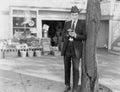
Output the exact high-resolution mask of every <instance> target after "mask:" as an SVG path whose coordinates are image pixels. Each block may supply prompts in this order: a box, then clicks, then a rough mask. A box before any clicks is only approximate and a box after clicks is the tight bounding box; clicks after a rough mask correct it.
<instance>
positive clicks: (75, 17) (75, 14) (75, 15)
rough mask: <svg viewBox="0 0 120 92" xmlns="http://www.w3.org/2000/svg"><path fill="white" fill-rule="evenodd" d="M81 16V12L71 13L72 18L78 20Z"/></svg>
mask: <svg viewBox="0 0 120 92" xmlns="http://www.w3.org/2000/svg"><path fill="white" fill-rule="evenodd" d="M78 17H79V14H78V13H71V18H72V20H77V19H78Z"/></svg>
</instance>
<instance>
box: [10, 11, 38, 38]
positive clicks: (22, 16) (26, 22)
mask: <svg viewBox="0 0 120 92" xmlns="http://www.w3.org/2000/svg"><path fill="white" fill-rule="evenodd" d="M12 18H13V19H12V20H13V36H14V35H16V34H18V33H19V34H23V33H24V34H26V33H29V34H30V35H32V36H37V28H36V26H37V25H36V11H30V10H13V17H12ZM26 35H27V34H26Z"/></svg>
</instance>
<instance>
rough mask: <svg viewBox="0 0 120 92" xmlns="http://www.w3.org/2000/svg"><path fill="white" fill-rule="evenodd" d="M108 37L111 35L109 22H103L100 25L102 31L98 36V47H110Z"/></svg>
mask: <svg viewBox="0 0 120 92" xmlns="http://www.w3.org/2000/svg"><path fill="white" fill-rule="evenodd" d="M108 35H109V22H108V21H104V20H103V21H101V23H100V31H99V32H98V36H97V47H98V48H99V47H105V45H108Z"/></svg>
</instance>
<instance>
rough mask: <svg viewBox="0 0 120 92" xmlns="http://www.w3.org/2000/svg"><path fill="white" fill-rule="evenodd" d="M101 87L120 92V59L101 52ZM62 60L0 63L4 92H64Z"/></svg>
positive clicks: (0, 88)
mask: <svg viewBox="0 0 120 92" xmlns="http://www.w3.org/2000/svg"><path fill="white" fill-rule="evenodd" d="M97 60H98V69H99V83H100V84H103V85H105V86H106V87H108V88H110V89H111V90H113V92H120V56H118V55H114V54H111V53H109V52H107V50H104V49H99V50H98V51H97ZM64 87H65V86H64V66H63V57H61V56H41V57H25V58H22V57H16V58H11V57H8V58H4V59H0V92H63V90H64Z"/></svg>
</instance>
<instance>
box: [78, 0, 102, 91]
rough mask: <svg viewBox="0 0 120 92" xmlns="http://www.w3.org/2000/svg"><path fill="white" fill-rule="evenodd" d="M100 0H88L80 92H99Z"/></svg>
mask: <svg viewBox="0 0 120 92" xmlns="http://www.w3.org/2000/svg"><path fill="white" fill-rule="evenodd" d="M100 11H101V10H100V1H99V0H88V4H87V13H86V33H87V40H86V42H84V49H83V59H82V76H81V88H80V91H79V92H98V91H99V88H98V71H97V60H96V39H97V32H98V31H99V25H100Z"/></svg>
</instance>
